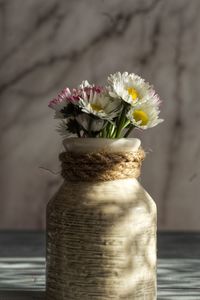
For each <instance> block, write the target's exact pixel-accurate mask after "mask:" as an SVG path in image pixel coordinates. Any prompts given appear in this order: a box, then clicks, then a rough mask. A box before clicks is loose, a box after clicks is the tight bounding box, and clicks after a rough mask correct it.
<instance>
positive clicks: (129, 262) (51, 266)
mask: <svg viewBox="0 0 200 300" xmlns="http://www.w3.org/2000/svg"><path fill="white" fill-rule="evenodd" d="M64 146H65V148H66V150H67V151H72V152H77V153H88V152H95V151H96V152H99V151H109V152H129V151H137V150H138V148H139V147H140V141H139V140H138V139H118V140H111V139H78V138H74V139H67V140H65V141H64ZM156 220H157V213H156V205H155V203H154V201H153V200H152V198H151V197H150V196H149V194H148V193H147V192H146V191H145V190H144V189H143V187H142V186H141V184H140V183H139V182H138V180H137V179H135V178H127V179H117V180H111V181H97V182H94V181H93V182H81V181H77V182H67V181H64V183H63V185H62V186H61V188H60V190H59V191H58V192H57V194H56V195H55V197H54V198H53V199H52V200H50V202H49V204H48V207H47V300H89V299H92V300H109V299H114V300H118V299H132V300H136V299H137V300H155V299H156Z"/></svg>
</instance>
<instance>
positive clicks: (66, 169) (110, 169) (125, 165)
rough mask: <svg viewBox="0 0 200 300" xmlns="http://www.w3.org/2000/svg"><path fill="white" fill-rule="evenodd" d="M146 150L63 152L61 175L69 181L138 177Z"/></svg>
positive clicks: (60, 156)
mask: <svg viewBox="0 0 200 300" xmlns="http://www.w3.org/2000/svg"><path fill="white" fill-rule="evenodd" d="M144 158H145V152H144V150H143V149H142V148H140V149H138V150H137V151H134V152H115V153H112V152H92V153H72V152H62V153H61V154H60V155H59V159H60V161H61V164H62V172H61V175H62V176H63V177H64V179H65V180H67V181H108V180H115V179H125V178H138V177H139V176H140V169H141V165H142V161H143V160H144Z"/></svg>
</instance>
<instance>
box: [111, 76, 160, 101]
mask: <svg viewBox="0 0 200 300" xmlns="http://www.w3.org/2000/svg"><path fill="white" fill-rule="evenodd" d="M108 82H109V84H110V86H109V94H110V96H111V97H113V98H121V99H122V100H124V101H125V102H127V103H129V104H131V105H132V106H133V105H135V104H136V103H137V102H144V101H151V102H153V103H159V98H158V96H157V95H156V93H155V91H154V89H153V87H152V86H151V85H150V84H149V83H148V82H145V80H144V79H142V78H141V77H140V76H138V75H136V74H134V73H132V74H128V72H124V73H122V74H121V73H120V72H117V73H115V74H111V75H110V76H109V77H108Z"/></svg>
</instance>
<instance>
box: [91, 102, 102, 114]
mask: <svg viewBox="0 0 200 300" xmlns="http://www.w3.org/2000/svg"><path fill="white" fill-rule="evenodd" d="M90 106H91V108H92V109H93V110H94V111H96V112H99V111H101V110H103V107H102V106H101V105H100V104H97V103H92V104H90Z"/></svg>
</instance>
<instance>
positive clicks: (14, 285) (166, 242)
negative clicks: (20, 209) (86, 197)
mask: <svg viewBox="0 0 200 300" xmlns="http://www.w3.org/2000/svg"><path fill="white" fill-rule="evenodd" d="M44 290H45V233H44V232H9V231H8V232H0V300H33V299H34V300H36V299H37V300H40V299H44ZM157 299H158V300H175V299H176V300H179V299H180V300H200V233H183V232H173V233H170V232H160V233H159V234H158V298H157ZM80 300H81V299H80Z"/></svg>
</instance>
